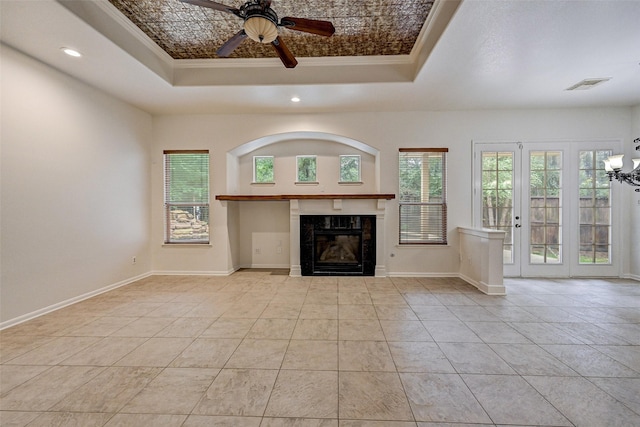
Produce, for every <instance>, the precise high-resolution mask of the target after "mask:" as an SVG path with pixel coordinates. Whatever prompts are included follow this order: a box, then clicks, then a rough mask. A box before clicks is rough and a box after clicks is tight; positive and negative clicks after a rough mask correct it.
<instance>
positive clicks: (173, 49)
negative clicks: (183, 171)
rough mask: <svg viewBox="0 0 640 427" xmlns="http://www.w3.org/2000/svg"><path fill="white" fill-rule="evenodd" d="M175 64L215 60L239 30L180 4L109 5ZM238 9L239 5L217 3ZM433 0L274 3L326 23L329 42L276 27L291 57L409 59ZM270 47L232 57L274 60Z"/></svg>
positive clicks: (248, 47) (172, 0) (223, 17)
mask: <svg viewBox="0 0 640 427" xmlns="http://www.w3.org/2000/svg"><path fill="white" fill-rule="evenodd" d="M109 2H110V3H111V4H113V5H114V6H115V7H116V8H117V9H118V10H120V12H122V13H123V14H124V15H125V16H126V17H127V18H128V19H129V20H131V22H133V23H134V24H135V25H136V26H137V27H138V28H140V29H141V30H142V31H143V32H144V33H145V34H146V35H147V36H149V38H151V40H153V41H154V42H155V43H157V44H158V46H160V47H161V48H162V49H163V50H164V51H165V52H167V53H168V54H169V55H170V56H171V57H172V58H174V59H208V58H217V55H216V53H215V52H216V50H217V49H218V48H219V47H220V46H221V45H222V44H224V42H226V41H227V40H228V39H229V38H230V37H231V36H233V35H234V34H236V33H237V32H238V31H239V30H240V29H241V28H242V20H241V19H240V18H238V17H236V16H234V15H232V14H229V13H225V12H221V11H217V10H213V9H209V8H204V7H199V6H194V5H190V4H185V3H182V2H180V1H179V0H109ZM218 2H219V3H222V4H225V5H228V6H231V7H235V8H239V7H240V6H241V5H242V4H243V1H242V0H220V1H218ZM433 2H434V0H406V1H405V0H369V1H356V0H305V1H294V0H274V1H273V2H272V4H271V7H272V8H273V9H274V10H275V11H276V13H277V14H278V16H279V17H280V18H282V17H284V16H292V17H298V18H309V19H320V20H326V21H331V22H332V23H333V25H334V26H335V28H336V32H335V34H334V35H333V36H332V37H329V38H327V37H322V36H317V35H311V34H306V33H302V32H299V31H292V30H288V29H286V28H282V27H281V28H280V30H279V31H280V36H281V37H282V38H283V40H284V41H285V43H286V45H287V46H288V47H289V49H290V50H291V52H292V53H293V54H294V55H295V56H296V57H326V56H369V55H408V54H409V53H411V49H412V48H413V46H414V44H415V43H416V40H417V38H418V35H419V33H420V30H421V28H422V26H423V24H424V23H425V21H426V19H427V16H428V15H429V12H430V11H431V7H432V6H433ZM275 56H276V53H275V51H274V49H273V48H272V47H271V46H268V45H261V44H259V43H256V42H253V41H251V40H245V41H244V42H243V43H242V45H241V46H240V47H239V48H237V49H236V50H235V51H234V52H233V53H232V54H231V55H230V57H231V58H268V57H275Z"/></svg>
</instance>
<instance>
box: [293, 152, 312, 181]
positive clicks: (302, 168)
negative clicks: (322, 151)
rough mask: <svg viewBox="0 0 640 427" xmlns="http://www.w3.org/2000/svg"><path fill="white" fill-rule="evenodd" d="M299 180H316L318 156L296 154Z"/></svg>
mask: <svg viewBox="0 0 640 427" xmlns="http://www.w3.org/2000/svg"><path fill="white" fill-rule="evenodd" d="M296 163H297V165H298V182H316V181H317V177H316V156H296Z"/></svg>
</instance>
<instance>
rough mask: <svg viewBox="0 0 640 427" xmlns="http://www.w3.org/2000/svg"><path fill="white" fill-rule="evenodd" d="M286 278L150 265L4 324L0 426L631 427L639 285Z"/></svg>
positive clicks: (637, 380)
mask: <svg viewBox="0 0 640 427" xmlns="http://www.w3.org/2000/svg"><path fill="white" fill-rule="evenodd" d="M286 274H288V273H287V272H284V273H283V274H272V272H271V270H260V271H254V270H242V271H240V272H238V273H235V274H233V275H231V276H229V277H206V276H150V277H146V278H144V279H142V280H139V281H137V282H135V283H132V284H130V285H127V286H123V287H121V288H118V289H115V290H113V291H110V292H107V293H105V294H102V295H99V296H96V297H94V298H91V299H88V300H86V301H83V302H80V303H77V304H74V305H72V306H69V307H65V308H63V309H61V310H58V311H56V312H54V313H50V314H47V315H45V316H41V317H39V318H37V319H33V320H30V321H27V322H24V323H22V324H20V325H16V326H14V327H11V328H7V329H5V330H3V331H0V339H1V341H2V342H1V345H0V361H2V365H0V408H1V410H2V412H0V417H1V421H0V424H2V426H3V427H4V426H5V425H6V426H7V427H14V426H25V425H27V424H29V423H32V424H30V426H33V425H35V426H38V425H47V426H56V425H61V426H65V427H67V426H70V425H81V426H82V427H85V426H92V425H103V424H105V423H107V424H106V425H107V426H110V427H113V426H135V427H139V426H147V425H151V426H154V427H155V426H176V427H177V426H181V427H199V426H205V425H206V426H209V425H219V426H233V427H244V426H252V427H257V426H261V427H283V426H286V427H291V426H295V427H338V426H339V427H444V426H451V427H453V426H454V425H455V426H456V427H457V426H460V427H462V426H464V427H469V426H471V425H478V426H479V425H493V424H494V423H496V425H500V424H498V423H505V424H506V423H512V424H511V425H514V424H515V425H537V424H553V425H567V424H568V423H572V424H574V425H585V426H591V425H593V426H596V427H600V426H609V425H611V426H616V425H619V426H625V427H626V426H627V425H640V419H639V418H640V400H638V397H637V396H638V393H639V390H640V373H639V372H640V362H639V361H640V347H639V346H638V345H637V344H638V343H639V342H640V341H639V340H638V339H637V338H636V335H637V332H638V330H640V329H639V327H638V324H639V322H640V314H638V310H637V309H636V308H637V307H636V306H637V305H638V304H639V303H638V301H640V290H639V289H640V288H638V287H637V286H635V285H636V283H635V282H633V281H628V280H627V281H625V280H615V281H614V280H608V281H607V280H602V279H579V280H578V279H571V280H555V279H554V280H548V279H510V278H508V279H505V283H506V286H507V288H508V292H509V295H507V296H506V297H493V296H486V295H483V294H481V293H480V292H478V291H477V290H476V289H475V288H473V287H471V286H470V285H468V284H466V283H465V282H463V281H462V280H460V279H457V278H434V277H428V278H405V277H402V278H377V277H302V278H292V277H288V276H287V275H286ZM630 285H632V286H630ZM409 303H410V304H411V305H409ZM372 310H374V311H372ZM222 315H224V317H220V316H222ZM339 315H340V320H338V316H339ZM414 315H415V317H414ZM348 317H349V318H348ZM369 317H370V318H369ZM417 319H419V320H417ZM461 319H462V320H461ZM505 322H506V323H505ZM162 335H166V336H164V337H163V336H162ZM272 338H282V339H272ZM338 340H340V341H338ZM114 362H115V363H114ZM129 364H130V365H131V366H129ZM120 365H123V366H120ZM147 365H148V366H147ZM231 367H234V368H233V369H232V368H231ZM338 369H339V370H338ZM372 370H373V371H372ZM396 370H397V371H398V372H399V373H397V372H396ZM218 371H219V372H218ZM216 373H218V375H216ZM336 378H337V379H336ZM326 390H332V391H326ZM332 393H333V394H332ZM332 399H333V400H332ZM329 401H331V404H329ZM480 404H482V405H480ZM323 408H324V409H323ZM331 408H337V409H331ZM325 409H326V411H325ZM118 412H119V413H118ZM265 412H266V416H265ZM327 413H328V414H329V415H327ZM489 415H491V418H489ZM414 416H415V418H416V420H414V419H413V417H414ZM324 417H329V418H324ZM338 417H339V419H338ZM562 417H564V418H562ZM505 424H501V427H502V426H505ZM505 427H506V426H505Z"/></svg>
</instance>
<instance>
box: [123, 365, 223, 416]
mask: <svg viewBox="0 0 640 427" xmlns="http://www.w3.org/2000/svg"><path fill="white" fill-rule="evenodd" d="M218 372H220V371H219V369H200V368H167V369H165V370H164V371H162V372H161V373H160V374H159V375H158V376H157V377H155V378H154V379H153V380H152V381H151V382H150V383H149V384H148V385H147V386H146V387H145V388H143V389H142V391H140V393H138V394H137V395H136V396H135V397H134V398H133V399H132V400H131V401H129V403H127V404H126V405H125V406H124V408H122V409H121V410H120V412H122V413H134V414H189V413H191V410H192V409H193V407H194V406H195V405H196V404H197V403H198V401H199V400H200V398H201V397H202V396H203V395H204V393H205V391H207V389H208V388H209V386H210V385H211V383H212V382H213V380H214V378H215V377H216V375H218Z"/></svg>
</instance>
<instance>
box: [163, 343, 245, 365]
mask: <svg viewBox="0 0 640 427" xmlns="http://www.w3.org/2000/svg"><path fill="white" fill-rule="evenodd" d="M241 341H242V340H240V339H224V338H219V339H218V338H197V339H196V340H195V341H193V342H192V343H191V344H190V345H189V346H188V347H187V348H185V349H184V351H183V352H182V353H180V355H178V357H176V358H175V359H174V360H173V362H171V365H170V366H171V367H173V368H223V367H224V365H225V364H226V363H227V361H228V360H229V358H230V357H231V355H232V354H233V352H234V351H235V350H236V348H238V346H239V345H240V342H241Z"/></svg>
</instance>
